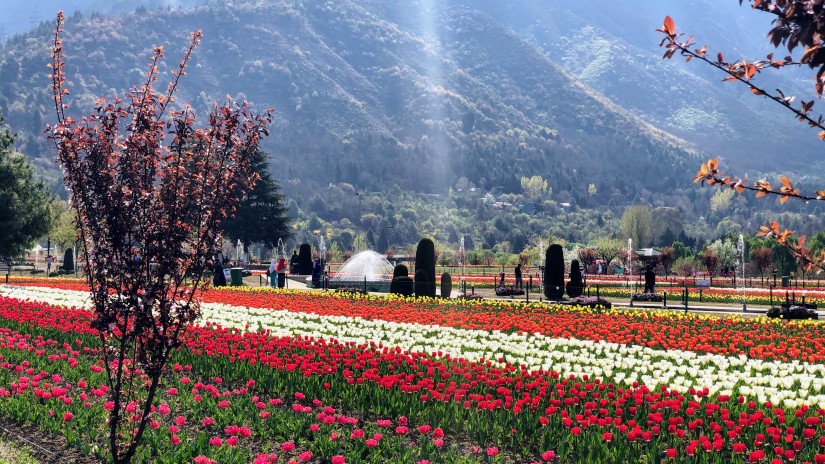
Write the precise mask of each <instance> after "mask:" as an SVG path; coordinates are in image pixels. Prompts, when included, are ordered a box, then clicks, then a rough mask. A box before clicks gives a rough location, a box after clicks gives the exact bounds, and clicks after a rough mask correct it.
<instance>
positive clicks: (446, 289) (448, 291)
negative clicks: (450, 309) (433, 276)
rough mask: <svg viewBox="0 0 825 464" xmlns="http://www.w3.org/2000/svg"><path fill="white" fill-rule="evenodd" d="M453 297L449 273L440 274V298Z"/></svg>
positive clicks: (451, 279)
mask: <svg viewBox="0 0 825 464" xmlns="http://www.w3.org/2000/svg"><path fill="white" fill-rule="evenodd" d="M452 295H453V278H452V277H450V273H449V272H445V273H444V274H441V298H451V297H452Z"/></svg>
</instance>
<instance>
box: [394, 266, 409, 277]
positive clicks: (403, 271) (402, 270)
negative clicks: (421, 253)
mask: <svg viewBox="0 0 825 464" xmlns="http://www.w3.org/2000/svg"><path fill="white" fill-rule="evenodd" d="M409 276H410V270H409V269H407V266H405V265H403V264H396V265H395V267H394V268H393V269H392V278H393V279H395V278H396V277H409Z"/></svg>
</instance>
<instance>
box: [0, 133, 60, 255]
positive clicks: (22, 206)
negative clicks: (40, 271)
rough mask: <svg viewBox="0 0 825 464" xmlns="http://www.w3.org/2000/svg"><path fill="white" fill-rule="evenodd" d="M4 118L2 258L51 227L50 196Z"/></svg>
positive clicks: (0, 212) (0, 217) (0, 169)
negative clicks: (15, 149)
mask: <svg viewBox="0 0 825 464" xmlns="http://www.w3.org/2000/svg"><path fill="white" fill-rule="evenodd" d="M2 124H3V119H2V117H0V230H2V231H3V237H2V240H0V259H9V258H13V257H16V256H19V255H20V253H22V252H23V251H24V250H25V249H26V248H28V247H29V246H30V245H31V244H32V243H33V242H34V241H35V240H36V239H37V238H38V237H40V236H42V235H44V234H46V232H48V230H49V228H50V227H51V215H50V214H49V203H50V197H51V196H50V195H49V192H48V190H47V189H46V188H45V186H44V185H43V183H42V182H38V181H36V180H35V178H34V171H33V170H32V168H31V166H29V164H28V163H27V162H26V158H25V157H24V156H23V155H21V154H20V153H15V152H13V151H12V145H13V144H14V137H13V136H12V134H11V132H10V131H9V130H8V129H7V128H3V127H2Z"/></svg>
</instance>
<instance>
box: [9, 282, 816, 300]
mask: <svg viewBox="0 0 825 464" xmlns="http://www.w3.org/2000/svg"><path fill="white" fill-rule="evenodd" d="M599 277H603V276H599ZM495 282H497V280H496V278H494V277H491V276H487V277H474V278H473V279H468V285H476V287H477V288H478V287H479V286H480V287H482V288H484V287H490V288H492V287H494V286H495ZM587 283H588V285H589V286H590V288H589V290H590V294H591V295H593V296H595V293H596V288H595V286H596V285H599V292H600V295H601V296H603V297H608V298H627V299H629V298H630V297H631V295H632V294H633V293H637V292H638V291H641V290H640V289H641V286H642V285H643V284H641V283H638V282H631V283H630V286H628V285H625V282H624V281H621V282H619V281H605V282H602V281H600V280H594V279H592V278H590V277H589V278H588V282H587ZM10 284H11V285H18V286H42V287H49V288H62V289H67V290H78V291H86V289H87V288H88V287H87V285H86V282H85V281H83V280H80V279H73V278H49V279H46V278H38V277H11V279H10ZM684 288H685V287H684V286H682V285H681V283H680V282H677V281H673V282H670V283H669V284H668V283H665V282H658V283H657V289H658V290H659V292H660V293H661V292H667V293H668V294H669V300H670V301H672V302H675V301H677V300H678V299H679V298H681V292H682V290H683V289H684ZM687 288H688V301H690V302H699V301H702V302H707V303H728V304H741V303H743V302H744V303H747V304H748V305H768V304H770V303H771V301H773V303H774V304H778V303H780V302H782V301H784V300H785V298H786V297H788V298H790V299H795V300H796V301H797V302H801V301H802V299H803V297H804V299H805V302H806V303H816V304H820V305H825V290H823V289H816V288H813V289H812V288H808V289H799V288H774V289H773V290H770V289H765V288H744V289H743V288H740V289H733V288H721V287H711V288H704V289H702V290H701V292H700V290H699V289H697V288H696V287H692V286H688V287H687ZM534 290H535V291H538V281H534ZM224 291H226V290H224ZM229 291H232V292H238V291H243V290H242V289H237V288H235V289H232V290H229ZM468 291H469V289H468ZM771 295H773V299H771Z"/></svg>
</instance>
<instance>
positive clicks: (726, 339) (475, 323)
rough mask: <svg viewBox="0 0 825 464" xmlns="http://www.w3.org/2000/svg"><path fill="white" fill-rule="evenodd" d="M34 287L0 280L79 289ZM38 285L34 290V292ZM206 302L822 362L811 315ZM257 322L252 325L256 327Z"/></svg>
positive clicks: (283, 299) (418, 302) (239, 295)
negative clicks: (796, 319) (803, 318)
mask: <svg viewBox="0 0 825 464" xmlns="http://www.w3.org/2000/svg"><path fill="white" fill-rule="evenodd" d="M59 290H60V289H49V288H44V287H41V290H39V291H38V287H25V288H23V287H3V286H0V294H6V295H17V296H19V297H21V298H24V299H26V298H34V299H37V300H38V301H44V302H50V303H51V302H53V303H57V304H63V305H69V306H75V305H81V304H86V302H87V298H88V297H87V296H86V294H85V293H80V292H71V291H68V292H62V291H59ZM37 292H39V295H38V296H34V293H37ZM202 300H203V302H204V303H205V304H206V306H207V307H208V306H209V304H223V305H227V304H229V305H233V306H238V307H244V308H256V309H270V310H283V311H288V312H291V313H296V314H314V315H318V316H346V317H351V318H360V319H369V320H381V321H386V322H394V323H411V324H420V325H425V326H435V327H438V328H444V327H451V328H456V329H467V330H482V331H498V332H503V333H507V334H509V333H517V334H519V333H520V334H541V335H544V336H546V337H549V338H561V339H577V340H589V341H593V342H602V341H604V342H609V343H616V344H620V345H638V346H641V347H646V348H653V349H657V350H681V351H692V352H697V353H705V354H715V355H722V356H733V357H737V356H746V357H748V358H754V359H763V360H777V361H784V362H790V361H800V362H807V363H812V364H820V363H823V362H825V326H823V325H822V324H819V323H815V322H812V321H808V322H800V323H792V324H788V323H784V322H782V321H777V320H770V319H766V318H760V319H738V318H717V317H710V316H701V315H689V316H684V315H682V314H680V313H668V312H664V311H633V310H623V309H613V310H599V309H586V308H580V307H572V308H571V307H559V306H551V305H546V304H538V303H534V304H530V305H524V304H519V303H513V302H510V301H491V300H487V301H467V300H431V299H415V298H406V299H405V298H402V297H397V296H373V295H367V296H342V295H340V294H331V293H324V292H296V291H291V290H273V289H266V288H253V289H246V290H242V289H220V290H210V291H208V292H206V293H204V294H202ZM256 328H257V327H253V329H256Z"/></svg>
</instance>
